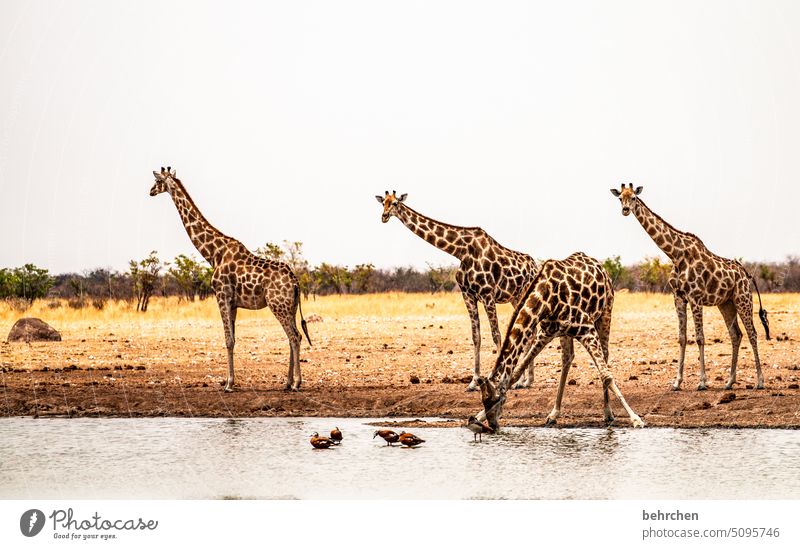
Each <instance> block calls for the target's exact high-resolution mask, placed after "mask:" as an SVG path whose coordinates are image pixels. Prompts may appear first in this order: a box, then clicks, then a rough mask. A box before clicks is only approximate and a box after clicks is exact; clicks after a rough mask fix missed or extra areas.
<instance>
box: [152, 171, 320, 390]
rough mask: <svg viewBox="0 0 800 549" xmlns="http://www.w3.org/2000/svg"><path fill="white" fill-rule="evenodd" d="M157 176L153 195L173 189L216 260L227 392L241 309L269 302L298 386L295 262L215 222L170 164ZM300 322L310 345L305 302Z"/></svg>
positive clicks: (198, 239)
mask: <svg viewBox="0 0 800 549" xmlns="http://www.w3.org/2000/svg"><path fill="white" fill-rule="evenodd" d="M153 175H154V176H155V178H156V182H155V184H153V188H151V189H150V196H156V195H157V194H160V193H163V192H168V193H169V194H170V196H172V201H173V202H175V207H176V208H177V209H178V214H179V215H180V216H181V220H182V221H183V226H184V227H185V228H186V232H187V233H189V238H190V239H191V240H192V243H193V244H194V246H195V248H197V251H198V252H200V255H202V256H203V257H204V258H205V259H206V261H208V262H209V263H210V264H211V267H212V268H213V269H214V273H213V275H212V277H211V283H212V286H213V289H214V295H216V297H217V304H218V305H219V312H220V315H221V316H222V326H223V328H224V329H225V346H226V347H227V349H228V381H227V382H226V383H225V392H231V391H233V382H234V378H233V346H234V344H235V343H236V336H235V334H236V310H237V309H238V308H241V309H263V308H264V307H269V308H270V310H271V311H272V313H273V314H274V315H275V318H277V319H278V322H280V323H281V326H283V330H284V331H285V332H286V336H287V337H288V338H289V373H288V374H287V379H286V390H293V391H298V390H300V384H301V383H302V376H301V374H300V341H301V340H302V336H301V335H300V332H298V331H297V324H296V323H295V316H296V314H297V309H298V308H300V287H299V285H298V283H297V277H296V276H295V274H294V273H293V272H292V269H291V267H289V265H287V264H286V263H283V262H281V261H273V260H270V259H264V258H261V257H258V256H256V255H254V254H252V253H251V252H250V251H249V250H248V249H247V248H245V247H244V245H243V244H242V243H241V242H239V241H238V240H236V239H235V238H231V237H229V236H227V235H224V234H222V233H221V232H220V231H218V230H217V229H216V228H214V227H213V226H212V225H211V224H210V223H209V222H208V221H206V218H205V217H203V214H202V213H200V210H199V209H198V208H197V206H196V205H195V203H194V201H192V198H191V197H190V196H189V193H187V192H186V189H185V188H184V186H183V184H182V183H181V182H180V180H179V179H178V178H177V177H176V176H175V172H174V171H172V169H171V168H170V167H168V168H167V169H166V170H165V169H164V168H161V172H160V173H159V172H156V171H154V172H153ZM300 325H301V326H302V327H303V332H304V333H305V334H306V339H307V340H308V343H309V345H310V344H311V339H309V337H308V328H307V327H306V321H305V320H304V319H303V310H302V308H300Z"/></svg>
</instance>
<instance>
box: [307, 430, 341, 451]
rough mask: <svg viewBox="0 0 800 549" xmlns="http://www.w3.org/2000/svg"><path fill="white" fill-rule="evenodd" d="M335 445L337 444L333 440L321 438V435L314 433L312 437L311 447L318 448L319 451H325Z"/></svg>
mask: <svg viewBox="0 0 800 549" xmlns="http://www.w3.org/2000/svg"><path fill="white" fill-rule="evenodd" d="M334 444H336V443H335V442H334V441H333V440H331V439H329V438H328V437H321V436H319V433H313V434H312V435H311V446H313V447H314V448H317V449H318V450H325V449H326V448H330V447H331V446H333V445H334Z"/></svg>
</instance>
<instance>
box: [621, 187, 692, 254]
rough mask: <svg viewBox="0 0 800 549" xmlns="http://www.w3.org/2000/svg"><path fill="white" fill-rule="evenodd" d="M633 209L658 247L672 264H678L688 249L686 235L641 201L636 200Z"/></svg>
mask: <svg viewBox="0 0 800 549" xmlns="http://www.w3.org/2000/svg"><path fill="white" fill-rule="evenodd" d="M631 209H632V211H633V215H634V216H636V219H638V220H639V223H641V225H642V228H644V230H645V231H646V232H647V234H648V235H650V238H652V239H653V242H655V243H656V246H658V247H659V248H661V251H663V252H664V253H665V254H666V255H667V257H669V259H670V261H672V263H677V261H678V258H680V257H681V256H682V255H683V252H684V250H685V248H686V238H685V237H686V235H685V234H684V233H682V232H681V231H679V230H678V229H676V228H675V227H673V226H672V225H670V224H669V223H667V222H666V221H664V220H663V219H662V218H661V216H659V215H658V214H656V213H654V212H653V210H651V209H650V208H648V207H647V204H645V203H644V202H642V200H641V199H638V200H636V201H635V202H634V205H633V207H632V208H631Z"/></svg>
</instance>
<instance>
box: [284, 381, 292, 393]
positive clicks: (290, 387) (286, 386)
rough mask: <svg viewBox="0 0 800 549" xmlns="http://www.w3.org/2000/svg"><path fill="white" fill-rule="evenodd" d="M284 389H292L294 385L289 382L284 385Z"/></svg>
mask: <svg viewBox="0 0 800 549" xmlns="http://www.w3.org/2000/svg"><path fill="white" fill-rule="evenodd" d="M283 390H284V391H291V390H292V386H291V385H290V384H288V383H287V384H286V385H284V386H283Z"/></svg>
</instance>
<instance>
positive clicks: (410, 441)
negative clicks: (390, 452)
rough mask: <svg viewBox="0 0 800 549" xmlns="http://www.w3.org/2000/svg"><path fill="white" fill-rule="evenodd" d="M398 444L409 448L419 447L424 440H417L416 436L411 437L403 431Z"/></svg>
mask: <svg viewBox="0 0 800 549" xmlns="http://www.w3.org/2000/svg"><path fill="white" fill-rule="evenodd" d="M399 438H400V444H402V445H403V446H408V447H409V448H413V447H414V446H419V445H420V444H422V443H423V442H425V441H424V440H422V439H421V438H419V437H418V436H417V435H412V434H411V433H406V432H405V431H403V432H402V433H400V437H399Z"/></svg>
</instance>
